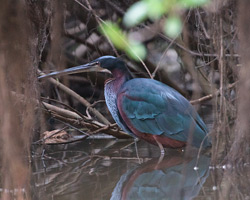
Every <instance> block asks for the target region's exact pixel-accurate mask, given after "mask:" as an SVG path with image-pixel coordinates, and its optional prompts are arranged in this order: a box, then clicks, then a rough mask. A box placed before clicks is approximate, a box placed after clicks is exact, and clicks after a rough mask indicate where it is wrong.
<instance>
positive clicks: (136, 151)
mask: <svg viewBox="0 0 250 200" xmlns="http://www.w3.org/2000/svg"><path fill="white" fill-rule="evenodd" d="M138 141H139V139H138V138H135V139H134V143H135V153H136V156H137V158H138V161H139V164H141V159H140V157H139V153H138V148H137V142H138Z"/></svg>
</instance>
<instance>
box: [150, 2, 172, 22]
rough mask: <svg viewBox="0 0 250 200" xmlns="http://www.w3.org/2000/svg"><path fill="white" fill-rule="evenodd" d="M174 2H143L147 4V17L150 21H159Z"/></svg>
mask: <svg viewBox="0 0 250 200" xmlns="http://www.w3.org/2000/svg"><path fill="white" fill-rule="evenodd" d="M175 1H176V0H145V2H147V4H148V8H149V9H148V16H149V17H150V18H151V19H152V20H155V19H159V18H160V17H161V16H162V15H164V14H165V13H167V12H168V11H169V10H170V9H171V8H172V7H173V5H174V4H175Z"/></svg>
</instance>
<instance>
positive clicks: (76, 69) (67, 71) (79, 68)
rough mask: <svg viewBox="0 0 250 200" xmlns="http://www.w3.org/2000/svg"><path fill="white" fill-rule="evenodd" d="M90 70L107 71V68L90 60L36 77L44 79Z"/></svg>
mask: <svg viewBox="0 0 250 200" xmlns="http://www.w3.org/2000/svg"><path fill="white" fill-rule="evenodd" d="M92 71H97V72H109V70H107V69H104V68H101V67H100V64H99V62H92V63H88V64H85V65H80V66H76V67H71V68H68V69H65V70H62V71H57V72H51V73H49V74H45V75H42V76H39V77H38V79H45V78H50V77H58V76H64V75H68V74H77V73H82V72H92Z"/></svg>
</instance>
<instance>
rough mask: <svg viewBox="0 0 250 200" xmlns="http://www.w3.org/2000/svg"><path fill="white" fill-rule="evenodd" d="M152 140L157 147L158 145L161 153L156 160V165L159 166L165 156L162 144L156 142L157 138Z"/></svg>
mask: <svg viewBox="0 0 250 200" xmlns="http://www.w3.org/2000/svg"><path fill="white" fill-rule="evenodd" d="M154 139H155V141H156V143H157V145H158V147H159V148H160V151H161V155H160V158H159V160H158V164H159V163H161V161H162V160H163V158H164V156H165V150H164V148H163V146H162V144H161V143H160V142H159V141H158V140H157V138H156V137H154Z"/></svg>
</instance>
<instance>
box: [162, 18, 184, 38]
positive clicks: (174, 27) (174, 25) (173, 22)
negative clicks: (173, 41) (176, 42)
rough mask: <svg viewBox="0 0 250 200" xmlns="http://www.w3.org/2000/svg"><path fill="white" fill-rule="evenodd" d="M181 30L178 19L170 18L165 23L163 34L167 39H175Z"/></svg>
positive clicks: (180, 23)
mask: <svg viewBox="0 0 250 200" xmlns="http://www.w3.org/2000/svg"><path fill="white" fill-rule="evenodd" d="M181 30H182V22H181V19H180V18H179V17H175V16H172V17H169V18H168V19H167V20H166V21H165V25H164V32H165V34H166V35H168V36H169V37H171V38H175V37H177V36H178V35H179V34H180V33H181Z"/></svg>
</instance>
